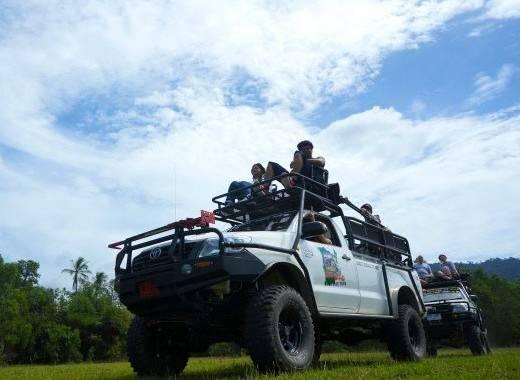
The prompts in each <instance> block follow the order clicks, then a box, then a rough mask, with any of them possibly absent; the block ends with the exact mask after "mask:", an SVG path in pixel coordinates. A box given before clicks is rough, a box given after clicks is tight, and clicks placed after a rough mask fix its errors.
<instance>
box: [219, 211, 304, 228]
mask: <svg viewBox="0 0 520 380" xmlns="http://www.w3.org/2000/svg"><path fill="white" fill-rule="evenodd" d="M295 214H296V212H294V211H292V212H284V213H281V214H276V215H269V216H266V217H264V218H258V219H254V220H251V221H249V222H246V223H242V224H238V225H236V226H233V227H231V228H230V229H229V231H230V232H237V231H286V230H287V228H289V225H290V224H291V221H292V219H293V217H294V215H295Z"/></svg>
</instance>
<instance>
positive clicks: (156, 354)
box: [126, 316, 189, 376]
mask: <svg viewBox="0 0 520 380" xmlns="http://www.w3.org/2000/svg"><path fill="white" fill-rule="evenodd" d="M174 339H175V337H174V336H172V334H171V333H169V332H162V331H158V330H157V329H156V328H150V327H148V326H147V325H146V320H145V319H144V318H142V317H138V316H136V317H134V319H133V320H132V323H131V324H130V327H129V328H128V336H127V340H126V347H127V351H128V360H129V362H130V365H131V366H132V368H133V369H134V371H135V372H136V373H137V374H138V375H139V376H172V375H173V376H174V375H178V374H179V373H181V372H182V371H183V370H184V368H185V367H186V364H187V363H188V359H189V351H188V344H187V342H186V339H179V340H178V341H174Z"/></svg>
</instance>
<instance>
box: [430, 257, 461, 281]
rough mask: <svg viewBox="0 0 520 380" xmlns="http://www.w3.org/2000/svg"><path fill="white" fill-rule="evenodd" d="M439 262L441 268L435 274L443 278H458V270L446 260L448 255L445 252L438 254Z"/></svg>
mask: <svg viewBox="0 0 520 380" xmlns="http://www.w3.org/2000/svg"><path fill="white" fill-rule="evenodd" d="M439 262H440V264H441V270H440V271H438V272H437V273H436V275H437V276H438V277H440V278H442V279H443V280H456V279H459V278H460V275H459V272H458V271H457V268H456V267H455V264H453V263H452V262H451V261H448V257H447V256H446V255H445V254H442V255H439Z"/></svg>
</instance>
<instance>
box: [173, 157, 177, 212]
mask: <svg viewBox="0 0 520 380" xmlns="http://www.w3.org/2000/svg"><path fill="white" fill-rule="evenodd" d="M173 220H177V168H176V166H175V162H174V163H173Z"/></svg>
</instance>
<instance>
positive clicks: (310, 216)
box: [302, 211, 332, 245]
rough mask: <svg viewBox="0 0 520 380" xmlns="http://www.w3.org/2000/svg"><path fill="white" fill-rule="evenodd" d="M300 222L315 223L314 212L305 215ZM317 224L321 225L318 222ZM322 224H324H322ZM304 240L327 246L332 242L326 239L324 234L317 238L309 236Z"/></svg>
mask: <svg viewBox="0 0 520 380" xmlns="http://www.w3.org/2000/svg"><path fill="white" fill-rule="evenodd" d="M302 222H303V223H312V222H316V218H315V216H314V212H313V211H311V212H309V213H307V214H306V215H305V216H304V217H303V219H302ZM319 223H322V222H319ZM323 224H324V223H323ZM305 240H309V241H313V242H315V243H321V244H328V245H332V241H331V240H330V239H329V238H328V237H327V236H325V234H321V235H318V236H311V237H309V238H306V239H305Z"/></svg>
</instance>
